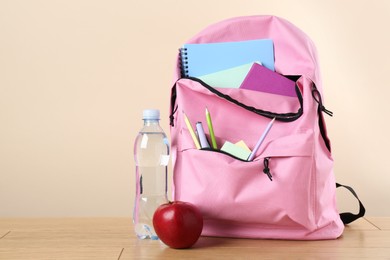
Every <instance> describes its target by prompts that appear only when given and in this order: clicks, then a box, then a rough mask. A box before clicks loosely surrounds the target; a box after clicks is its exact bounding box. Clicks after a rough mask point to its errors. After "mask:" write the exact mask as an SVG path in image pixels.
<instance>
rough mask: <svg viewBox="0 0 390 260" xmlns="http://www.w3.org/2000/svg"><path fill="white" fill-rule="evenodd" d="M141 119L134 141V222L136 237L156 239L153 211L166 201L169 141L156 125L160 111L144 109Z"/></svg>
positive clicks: (157, 124)
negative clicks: (140, 126)
mask: <svg viewBox="0 0 390 260" xmlns="http://www.w3.org/2000/svg"><path fill="white" fill-rule="evenodd" d="M143 120H144V126H143V128H142V129H141V130H140V132H139V133H138V136H137V138H136V140H135V143H134V159H135V165H136V196H135V204H134V212H133V221H134V225H135V232H136V234H137V236H138V238H140V239H153V240H156V239H158V237H157V235H156V233H155V231H154V228H153V222H152V220H153V214H154V212H155V210H156V209H157V207H158V206H160V205H161V204H163V203H166V202H168V198H167V174H168V162H169V141H168V139H167V136H166V135H165V133H164V131H163V129H162V128H161V127H160V125H159V120H160V111H159V110H156V109H148V110H144V111H143Z"/></svg>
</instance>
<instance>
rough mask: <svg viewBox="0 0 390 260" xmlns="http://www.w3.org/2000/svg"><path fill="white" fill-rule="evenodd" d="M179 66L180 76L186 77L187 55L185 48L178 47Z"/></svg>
mask: <svg viewBox="0 0 390 260" xmlns="http://www.w3.org/2000/svg"><path fill="white" fill-rule="evenodd" d="M179 66H180V73H181V76H182V77H188V56H187V48H180V49H179Z"/></svg>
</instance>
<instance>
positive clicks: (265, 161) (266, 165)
mask: <svg viewBox="0 0 390 260" xmlns="http://www.w3.org/2000/svg"><path fill="white" fill-rule="evenodd" d="M269 159H270V157H266V158H264V169H263V173H264V174H266V175H267V176H268V178H269V180H270V181H272V175H271V172H270V170H269V167H268V164H269Z"/></svg>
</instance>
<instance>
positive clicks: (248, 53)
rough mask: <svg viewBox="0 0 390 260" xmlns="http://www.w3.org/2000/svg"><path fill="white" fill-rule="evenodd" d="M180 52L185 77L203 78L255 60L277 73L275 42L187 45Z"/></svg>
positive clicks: (267, 40)
mask: <svg viewBox="0 0 390 260" xmlns="http://www.w3.org/2000/svg"><path fill="white" fill-rule="evenodd" d="M180 53H181V59H182V60H181V61H182V74H183V76H190V77H199V76H203V75H206V74H210V73H214V72H217V71H221V70H226V69H229V68H232V67H236V66H240V65H244V64H247V63H250V62H255V61H260V62H261V63H262V64H263V66H265V67H267V68H268V69H270V70H273V71H274V70H275V69H274V46H273V42H272V40H271V39H261V40H250V41H239V42H220V43H199V44H185V45H184V46H183V48H181V50H180Z"/></svg>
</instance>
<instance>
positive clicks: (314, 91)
mask: <svg viewBox="0 0 390 260" xmlns="http://www.w3.org/2000/svg"><path fill="white" fill-rule="evenodd" d="M311 95H312V96H313V98H314V100H315V101H316V102H317V104H318V109H319V110H320V111H322V112H324V113H325V114H327V115H328V116H333V112H332V111H330V110H328V109H326V108H325V106H324V105H323V104H322V98H321V94H320V92H319V91H318V89H317V87H316V86H315V85H314V84H313V87H312V89H311Z"/></svg>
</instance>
